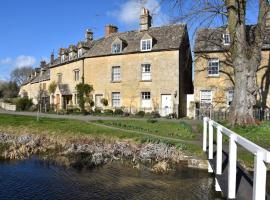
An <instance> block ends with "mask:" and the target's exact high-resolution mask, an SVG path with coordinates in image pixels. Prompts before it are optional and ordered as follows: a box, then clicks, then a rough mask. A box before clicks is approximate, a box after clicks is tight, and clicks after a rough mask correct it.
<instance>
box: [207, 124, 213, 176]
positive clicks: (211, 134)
mask: <svg viewBox="0 0 270 200" xmlns="http://www.w3.org/2000/svg"><path fill="white" fill-rule="evenodd" d="M208 125H209V128H208V131H209V135H208V139H209V141H208V160H212V159H213V157H214V156H213V142H214V141H213V137H214V136H213V132H214V130H213V121H212V120H210V119H209V121H208ZM213 171H214V170H213V168H212V166H211V164H210V162H209V161H208V172H209V173H213Z"/></svg>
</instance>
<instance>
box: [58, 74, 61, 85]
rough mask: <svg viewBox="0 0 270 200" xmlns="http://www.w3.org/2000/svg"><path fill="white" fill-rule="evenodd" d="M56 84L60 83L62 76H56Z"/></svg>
mask: <svg viewBox="0 0 270 200" xmlns="http://www.w3.org/2000/svg"><path fill="white" fill-rule="evenodd" d="M57 82H58V83H62V74H57Z"/></svg>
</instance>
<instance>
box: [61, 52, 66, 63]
mask: <svg viewBox="0 0 270 200" xmlns="http://www.w3.org/2000/svg"><path fill="white" fill-rule="evenodd" d="M61 62H62V63H63V62H65V55H64V54H63V55H61Z"/></svg>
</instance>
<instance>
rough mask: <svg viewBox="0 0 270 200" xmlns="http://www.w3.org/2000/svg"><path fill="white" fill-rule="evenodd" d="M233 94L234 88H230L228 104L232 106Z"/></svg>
mask: <svg viewBox="0 0 270 200" xmlns="http://www.w3.org/2000/svg"><path fill="white" fill-rule="evenodd" d="M233 96H234V91H233V90H228V92H227V102H228V106H230V105H231V104H232V101H233Z"/></svg>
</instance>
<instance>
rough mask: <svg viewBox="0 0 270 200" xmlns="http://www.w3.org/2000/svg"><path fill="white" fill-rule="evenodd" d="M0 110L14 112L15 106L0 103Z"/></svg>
mask: <svg viewBox="0 0 270 200" xmlns="http://www.w3.org/2000/svg"><path fill="white" fill-rule="evenodd" d="M0 108H3V109H4V110H9V111H16V105H12V104H10V103H4V102H0Z"/></svg>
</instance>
